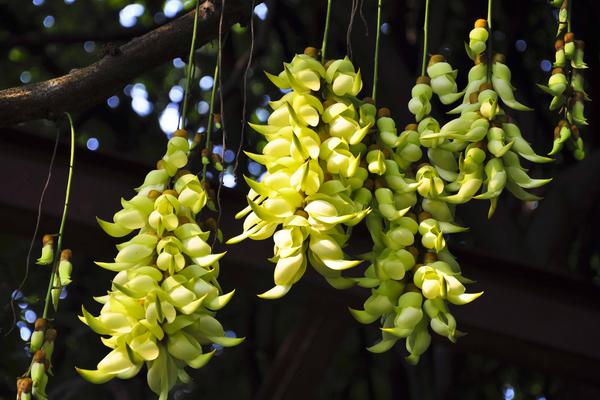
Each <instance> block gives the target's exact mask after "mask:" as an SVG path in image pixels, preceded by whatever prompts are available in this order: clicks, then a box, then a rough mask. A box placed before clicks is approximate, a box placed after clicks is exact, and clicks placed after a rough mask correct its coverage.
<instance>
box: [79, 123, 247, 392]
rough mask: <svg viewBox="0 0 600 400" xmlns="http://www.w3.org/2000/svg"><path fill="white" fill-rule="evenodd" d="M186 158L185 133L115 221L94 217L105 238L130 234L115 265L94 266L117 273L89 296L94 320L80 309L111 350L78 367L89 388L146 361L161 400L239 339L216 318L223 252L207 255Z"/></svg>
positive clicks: (201, 199)
mask: <svg viewBox="0 0 600 400" xmlns="http://www.w3.org/2000/svg"><path fill="white" fill-rule="evenodd" d="M189 152H190V144H189V141H188V137H187V133H186V132H185V131H177V132H176V133H175V135H174V137H173V138H171V139H170V140H169V143H168V146H167V152H166V154H165V156H164V157H163V158H162V160H160V161H159V162H158V164H157V169H155V170H153V171H151V172H150V173H148V175H147V176H146V179H145V181H144V183H143V184H142V185H141V186H140V187H139V188H137V189H136V190H137V192H138V194H137V195H136V196H134V197H133V198H132V199H130V200H123V201H122V205H123V209H122V210H120V211H118V212H117V213H116V214H115V215H114V217H113V222H107V221H103V220H101V219H98V222H99V223H100V225H101V227H102V228H103V229H104V230H105V231H106V233H108V234H109V235H111V236H114V237H122V236H125V235H128V234H130V233H131V232H134V231H136V235H135V236H134V237H132V238H131V239H130V240H128V241H126V242H124V243H121V244H119V245H117V249H118V253H117V256H116V257H115V262H112V263H105V262H98V263H97V264H98V265H99V266H101V267H103V268H106V269H108V270H110V271H115V272H117V275H116V276H115V277H114V278H113V281H112V287H111V289H110V290H109V291H108V294H107V295H105V296H100V297H96V298H95V300H96V301H97V302H98V303H100V304H102V309H101V311H100V314H99V315H98V316H97V317H94V316H93V315H91V314H90V313H89V312H88V311H87V310H86V309H85V308H83V315H82V316H81V317H80V319H81V320H82V321H83V322H84V323H86V324H87V325H89V327H90V328H92V330H94V331H95V332H96V333H98V334H99V335H102V336H103V337H102V342H103V343H104V344H105V345H106V346H107V347H109V348H111V349H112V350H111V351H110V352H109V353H108V355H107V356H106V357H104V359H102V360H101V361H100V362H99V363H98V366H97V369H96V370H85V369H77V371H78V372H79V373H80V374H81V375H82V376H83V377H84V378H86V379H87V380H89V381H91V382H94V383H103V382H106V381H108V380H110V379H112V378H115V377H117V378H121V379H127V378H131V377H133V376H135V375H136V374H137V373H138V372H139V371H140V369H141V368H142V366H143V365H144V363H145V364H146V366H147V368H148V385H149V386H150V388H151V389H152V390H153V391H154V392H155V393H157V394H159V395H160V399H166V398H167V396H168V392H169V390H170V389H171V388H172V387H173V386H174V385H175V384H176V383H177V382H178V381H181V382H188V381H189V379H190V377H189V376H188V374H187V373H186V372H185V367H186V366H189V367H192V368H200V367H202V366H203V365H204V364H206V363H207V362H208V361H209V360H210V358H211V356H212V355H213V353H214V351H207V350H208V349H207V348H206V346H209V345H212V344H218V345H221V346H225V347H228V346H234V345H237V344H239V343H240V342H241V341H242V340H243V339H240V338H229V337H226V336H225V332H224V329H223V327H222V325H221V324H220V323H219V321H218V320H217V319H216V318H215V317H214V315H215V312H216V311H217V310H219V309H221V308H222V307H224V306H225V305H226V304H227V303H228V302H229V300H230V299H231V297H232V295H233V292H230V293H227V294H222V293H221V288H220V286H219V283H218V280H217V279H218V275H219V259H220V258H221V257H222V256H223V255H224V254H225V253H220V254H213V253H212V251H211V246H210V245H209V244H208V243H207V240H208V237H209V235H210V232H204V231H202V229H200V227H199V225H198V224H197V223H196V218H197V215H198V213H199V212H201V211H202V209H203V207H204V206H205V205H206V203H207V197H208V196H207V193H206V190H205V188H204V187H203V184H202V182H200V181H199V179H198V177H197V176H196V175H194V174H192V173H190V172H188V171H184V170H181V168H183V167H184V166H185V165H186V164H187V163H188V155H189Z"/></svg>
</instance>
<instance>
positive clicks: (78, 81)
mask: <svg viewBox="0 0 600 400" xmlns="http://www.w3.org/2000/svg"><path fill="white" fill-rule="evenodd" d="M251 12H252V10H251V9H250V2H249V1H247V0H231V1H228V2H227V3H226V7H225V11H224V15H223V30H226V29H228V28H229V27H230V26H231V25H233V24H235V23H237V22H242V23H243V22H245V21H246V20H247V19H248V18H249V17H250V15H251ZM194 13H195V12H194V11H191V12H189V13H187V14H184V15H182V16H181V17H179V18H177V19H175V20H173V21H172V22H170V23H168V24H165V25H163V26H161V27H158V28H156V29H154V30H152V31H150V32H148V33H146V34H144V35H142V36H139V37H137V38H135V39H132V40H131V41H129V42H127V43H125V44H123V45H122V46H118V47H114V48H112V49H111V50H110V51H108V52H107V54H106V55H105V56H104V57H103V58H102V59H101V60H99V61H97V62H95V63H94V64H91V65H89V66H87V67H84V68H80V69H74V70H72V71H71V72H69V73H68V74H66V75H63V76H60V77H57V78H54V79H50V80H47V81H44V82H39V83H34V84H30V85H26V86H20V87H14V88H10V89H5V90H2V91H0V126H7V125H11V124H15V123H19V122H24V121H31V120H37V119H43V118H47V119H53V118H56V117H57V116H60V115H62V114H63V113H64V112H65V111H68V112H75V111H81V110H85V109H87V108H89V107H91V106H94V105H95V104H98V103H100V102H102V101H104V100H105V99H107V98H108V97H110V96H111V95H113V94H114V93H116V92H117V91H119V90H121V89H122V87H123V86H124V85H125V84H127V83H128V82H130V81H131V80H132V79H134V78H135V77H137V76H139V75H140V74H142V73H144V72H145V71H148V70H150V69H152V68H155V67H157V66H159V65H161V64H163V63H164V62H166V61H169V60H171V59H173V58H175V57H178V56H183V55H184V54H186V53H187V51H188V50H189V45H190V41H191V36H192V30H193V25H194ZM219 21H220V10H219V7H218V5H217V4H213V2H212V1H206V2H204V3H203V4H202V5H201V6H200V19H199V23H198V36H197V44H198V47H201V46H202V45H204V44H206V43H207V42H210V41H211V40H213V39H215V38H217V36H218V34H219Z"/></svg>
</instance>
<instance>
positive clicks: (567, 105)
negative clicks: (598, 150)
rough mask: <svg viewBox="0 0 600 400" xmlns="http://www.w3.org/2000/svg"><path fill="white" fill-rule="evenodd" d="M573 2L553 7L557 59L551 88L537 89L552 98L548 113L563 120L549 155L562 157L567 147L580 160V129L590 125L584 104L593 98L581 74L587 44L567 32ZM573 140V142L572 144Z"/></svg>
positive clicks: (562, 2)
mask: <svg viewBox="0 0 600 400" xmlns="http://www.w3.org/2000/svg"><path fill="white" fill-rule="evenodd" d="M569 1H570V0H561V1H553V2H552V5H553V6H554V7H555V8H559V9H560V10H559V13H558V31H557V34H556V36H557V37H558V39H556V41H555V42H554V49H555V56H554V64H553V67H554V68H553V69H552V73H551V75H550V77H549V79H548V85H547V86H545V85H540V84H538V87H539V88H540V89H542V90H543V91H544V92H546V93H547V94H549V95H550V96H552V100H551V102H550V106H549V109H550V110H551V111H554V110H558V114H559V115H560V116H561V120H560V121H559V122H558V124H557V125H556V127H555V128H554V142H553V144H552V150H551V151H550V153H549V155H555V154H557V153H559V152H560V151H561V150H562V148H563V147H564V145H565V143H567V144H568V145H569V146H570V147H571V149H572V151H573V156H574V157H575V159H577V160H582V159H583V158H584V157H585V150H584V146H583V140H582V139H581V137H580V136H579V129H580V128H581V127H582V126H585V125H587V124H588V123H587V120H586V118H585V115H584V102H585V101H589V100H590V98H589V96H588V95H587V93H586V92H585V90H584V81H583V75H582V73H581V71H582V70H583V69H586V68H587V65H586V63H585V62H584V60H583V57H584V47H585V44H584V42H583V40H575V34H574V33H573V32H567V20H568V18H569V17H570V16H569V15H568V13H569V11H570V10H569V4H568V2H569ZM569 139H570V140H569Z"/></svg>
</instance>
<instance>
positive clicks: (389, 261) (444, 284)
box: [350, 61, 481, 363]
mask: <svg viewBox="0 0 600 400" xmlns="http://www.w3.org/2000/svg"><path fill="white" fill-rule="evenodd" d="M438 62H440V61H438ZM434 64H435V63H434ZM450 71H451V69H450V70H449V72H448V73H450ZM430 75H431V79H432V80H433V79H434V78H435V77H436V76H439V75H436V74H435V73H431V74H430ZM452 78H454V76H452ZM419 84H420V83H418V84H417V85H419ZM413 91H414V89H413ZM454 91H455V90H454ZM437 94H438V95H439V96H440V100H441V96H443V94H440V93H437ZM461 95H462V94H458V96H455V97H456V99H458V97H459V96H461ZM413 100H414V96H413V99H411V101H413ZM378 114H379V118H378V121H377V126H378V130H379V138H380V139H381V143H382V144H381V147H382V152H383V153H384V154H386V155H388V156H387V158H386V159H385V161H384V163H385V166H386V168H385V172H384V173H383V174H382V176H380V177H377V176H373V177H372V178H369V180H367V182H366V184H367V187H369V186H372V188H373V191H374V197H373V202H372V208H373V212H372V213H371V214H369V215H368V216H367V218H366V220H367V228H368V230H369V232H370V235H371V238H372V240H373V250H372V252H370V253H369V254H367V255H366V258H367V260H368V261H370V265H369V267H368V268H367V269H366V270H365V273H364V276H363V277H361V278H357V279H356V282H357V284H358V285H359V286H362V287H365V288H368V289H371V295H370V296H369V297H368V298H367V299H366V301H365V302H364V304H363V309H362V310H357V309H350V311H351V313H352V315H353V316H354V317H355V318H356V319H357V320H358V321H359V322H360V323H364V324H370V323H373V322H375V321H377V320H379V321H380V322H381V329H382V339H381V340H380V341H379V342H378V343H376V344H375V345H373V346H371V347H369V350H370V351H372V352H376V353H380V352H384V351H387V350H389V349H390V348H391V347H392V346H393V345H394V344H395V343H396V342H397V341H398V340H401V339H406V341H405V344H406V349H407V351H408V353H409V355H408V357H407V361H409V362H411V363H417V362H418V361H419V357H420V356H421V354H423V353H424V352H425V351H426V350H427V348H428V347H429V344H430V342H431V336H430V334H429V328H428V327H431V329H432V330H433V331H434V332H436V333H438V334H440V335H442V336H445V337H447V338H448V339H449V340H451V341H454V340H455V338H456V337H457V336H458V335H459V334H460V332H459V331H457V329H456V321H455V319H454V317H453V316H452V314H451V313H450V312H449V310H448V307H447V303H448V302H450V303H453V304H458V305H460V304H466V303H469V302H471V301H473V300H475V299H476V298H477V297H479V296H480V295H481V293H472V294H467V293H465V290H466V289H465V287H464V285H463V283H468V282H470V281H469V280H468V279H466V278H463V277H462V275H461V273H460V267H459V265H458V263H457V262H456V261H455V259H454V257H453V256H452V255H451V254H450V252H449V251H448V249H447V246H446V241H445V239H444V235H445V234H450V233H456V232H462V231H464V230H465V228H462V227H459V226H457V225H455V224H454V223H453V220H454V216H453V210H451V208H450V207H449V206H448V204H447V203H446V202H444V201H443V200H442V199H441V198H442V196H443V195H444V194H445V190H444V186H445V184H444V180H443V179H442V176H443V177H444V178H445V179H452V178H453V177H454V178H455V177H456V176H457V175H458V174H457V173H455V172H452V171H454V170H456V169H457V168H458V164H457V162H456V160H455V159H454V157H453V155H452V153H451V152H449V151H447V150H443V149H441V148H439V147H438V145H439V144H441V143H440V140H438V139H434V140H431V139H427V138H422V137H423V135H424V134H426V133H432V132H434V131H435V132H437V131H439V124H438V123H437V121H436V120H435V119H434V118H432V117H430V116H429V115H428V112H427V113H424V115H422V117H423V118H422V120H421V121H420V123H419V124H418V125H417V124H410V125H407V126H406V128H405V130H404V131H403V132H402V133H401V134H400V135H397V134H396V128H395V123H394V121H393V120H392V119H391V118H390V117H389V114H390V112H389V110H387V109H380V110H379V113H378ZM420 146H424V147H428V146H430V148H429V149H428V156H429V157H430V158H431V159H433V160H436V161H437V162H438V164H441V165H443V166H444V168H445V169H443V168H442V169H440V171H441V174H440V173H439V172H438V170H437V169H436V167H434V166H432V165H431V164H428V163H423V164H420V165H419V166H418V167H417V168H416V172H415V168H412V166H413V165H414V163H415V162H417V161H419V160H420V159H421V157H422V150H421V148H420ZM448 164H450V165H448ZM371 180H373V184H371V185H368V183H369V181H371ZM416 209H421V210H425V211H422V212H420V213H419V215H418V216H417V215H416V214H415V213H414V212H412V211H411V210H416Z"/></svg>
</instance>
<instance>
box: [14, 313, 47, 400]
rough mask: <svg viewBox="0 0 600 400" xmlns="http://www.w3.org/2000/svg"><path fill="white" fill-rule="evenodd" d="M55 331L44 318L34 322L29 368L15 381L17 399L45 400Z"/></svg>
mask: <svg viewBox="0 0 600 400" xmlns="http://www.w3.org/2000/svg"><path fill="white" fill-rule="evenodd" d="M56 335H57V332H56V329H54V328H52V327H51V326H50V324H49V323H48V320H46V319H45V318H38V319H37V320H36V321H35V325H34V331H33V333H32V334H31V342H30V343H29V351H30V352H31V353H33V359H32V362H31V366H30V367H29V370H28V371H27V373H26V374H24V375H23V376H21V377H20V378H18V379H17V399H20V400H29V399H33V398H35V399H37V400H46V399H47V398H48V395H47V394H46V386H47V385H48V376H49V375H52V353H53V352H54V341H55V340H56Z"/></svg>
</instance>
